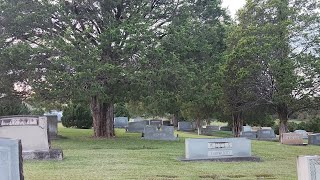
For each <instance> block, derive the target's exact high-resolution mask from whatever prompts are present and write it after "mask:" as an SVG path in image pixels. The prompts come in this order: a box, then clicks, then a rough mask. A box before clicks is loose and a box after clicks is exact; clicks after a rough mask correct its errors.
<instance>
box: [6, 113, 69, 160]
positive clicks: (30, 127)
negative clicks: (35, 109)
mask: <svg viewBox="0 0 320 180" xmlns="http://www.w3.org/2000/svg"><path fill="white" fill-rule="evenodd" d="M0 137H2V138H12V139H21V144H22V157H23V158H24V159H39V160H43V159H56V160H62V159H63V153H62V150H60V149H51V145H50V139H49V129H48V123H47V117H45V116H6V117H0Z"/></svg>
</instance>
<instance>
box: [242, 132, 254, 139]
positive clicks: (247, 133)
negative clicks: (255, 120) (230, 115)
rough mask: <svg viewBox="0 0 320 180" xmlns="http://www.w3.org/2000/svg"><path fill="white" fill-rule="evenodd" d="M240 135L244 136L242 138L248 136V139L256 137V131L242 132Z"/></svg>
mask: <svg viewBox="0 0 320 180" xmlns="http://www.w3.org/2000/svg"><path fill="white" fill-rule="evenodd" d="M240 137H244V138H248V139H257V131H245V132H242V133H241V135H240Z"/></svg>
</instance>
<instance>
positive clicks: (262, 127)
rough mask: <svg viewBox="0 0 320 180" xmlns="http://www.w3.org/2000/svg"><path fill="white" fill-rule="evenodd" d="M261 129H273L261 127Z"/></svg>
mask: <svg viewBox="0 0 320 180" xmlns="http://www.w3.org/2000/svg"><path fill="white" fill-rule="evenodd" d="M261 129H272V128H271V127H261Z"/></svg>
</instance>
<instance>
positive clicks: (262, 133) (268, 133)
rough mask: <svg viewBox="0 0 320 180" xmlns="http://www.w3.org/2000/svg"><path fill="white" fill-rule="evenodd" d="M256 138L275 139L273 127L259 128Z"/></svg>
mask: <svg viewBox="0 0 320 180" xmlns="http://www.w3.org/2000/svg"><path fill="white" fill-rule="evenodd" d="M257 138H258V139H259V140H275V139H276V134H275V133H274V130H273V129H259V130H258V131H257Z"/></svg>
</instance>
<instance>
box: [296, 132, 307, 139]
mask: <svg viewBox="0 0 320 180" xmlns="http://www.w3.org/2000/svg"><path fill="white" fill-rule="evenodd" d="M294 133H298V134H302V138H303V139H308V133H307V131H305V130H295V131H294Z"/></svg>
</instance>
